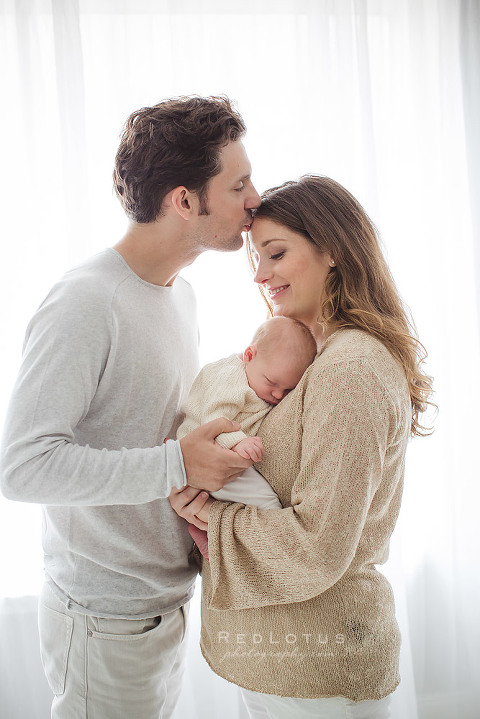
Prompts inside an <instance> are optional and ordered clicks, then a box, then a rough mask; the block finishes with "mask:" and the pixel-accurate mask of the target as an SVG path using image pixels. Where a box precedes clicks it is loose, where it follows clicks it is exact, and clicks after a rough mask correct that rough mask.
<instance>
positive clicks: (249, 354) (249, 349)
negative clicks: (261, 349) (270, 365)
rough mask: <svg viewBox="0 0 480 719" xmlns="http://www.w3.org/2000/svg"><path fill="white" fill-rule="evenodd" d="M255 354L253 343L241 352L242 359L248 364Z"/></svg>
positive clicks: (255, 349)
mask: <svg viewBox="0 0 480 719" xmlns="http://www.w3.org/2000/svg"><path fill="white" fill-rule="evenodd" d="M256 354H257V348H256V347H255V345H250V347H247V349H246V350H245V352H244V353H243V361H244V362H246V363H247V364H248V363H249V362H251V361H252V359H253V358H254V357H255V356H256Z"/></svg>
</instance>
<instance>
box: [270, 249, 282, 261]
mask: <svg viewBox="0 0 480 719" xmlns="http://www.w3.org/2000/svg"><path fill="white" fill-rule="evenodd" d="M284 254H285V250H282V251H281V252H277V253H276V254H275V255H270V259H271V260H281V259H282V257H283V255H284Z"/></svg>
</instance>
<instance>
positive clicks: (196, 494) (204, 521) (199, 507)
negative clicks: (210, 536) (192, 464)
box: [169, 484, 214, 530]
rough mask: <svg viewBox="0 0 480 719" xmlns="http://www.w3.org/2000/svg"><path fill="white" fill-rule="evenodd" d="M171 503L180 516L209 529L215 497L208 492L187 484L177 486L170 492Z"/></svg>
mask: <svg viewBox="0 0 480 719" xmlns="http://www.w3.org/2000/svg"><path fill="white" fill-rule="evenodd" d="M169 500H170V504H171V505H172V508H173V509H174V510H175V512H176V513H177V514H178V516H179V517H183V519H186V520H187V522H189V524H193V525H195V527H198V528H199V529H203V530H206V529H208V513H209V511H210V505H211V504H213V501H214V500H213V499H212V498H211V497H210V495H209V494H208V492H202V490H200V489H196V488H195V487H189V485H188V484H187V485H185V487H182V488H181V489H176V488H175V487H174V488H173V489H172V491H171V492H170V497H169Z"/></svg>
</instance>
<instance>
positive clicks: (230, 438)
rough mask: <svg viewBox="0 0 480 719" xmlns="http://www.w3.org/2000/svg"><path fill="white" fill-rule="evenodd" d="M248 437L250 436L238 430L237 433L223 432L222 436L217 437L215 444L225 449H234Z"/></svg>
mask: <svg viewBox="0 0 480 719" xmlns="http://www.w3.org/2000/svg"><path fill="white" fill-rule="evenodd" d="M247 436H248V435H246V434H245V432H242V431H241V430H238V431H237V432H222V434H219V435H217V436H216V437H215V442H217V443H218V444H219V445H220V446H221V447H224V449H232V448H233V447H235V445H236V444H238V443H239V442H241V440H242V439H245V438H246V437H247Z"/></svg>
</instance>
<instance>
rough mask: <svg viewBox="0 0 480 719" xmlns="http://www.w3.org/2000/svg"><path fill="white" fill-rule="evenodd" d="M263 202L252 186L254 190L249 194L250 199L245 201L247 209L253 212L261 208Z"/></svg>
mask: <svg viewBox="0 0 480 719" xmlns="http://www.w3.org/2000/svg"><path fill="white" fill-rule="evenodd" d="M261 202H262V198H261V197H260V195H259V194H258V192H257V191H256V189H255V187H254V186H253V185H252V190H251V192H250V193H249V194H248V197H247V198H246V200H245V209H246V210H253V209H255V207H260V204H261Z"/></svg>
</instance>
